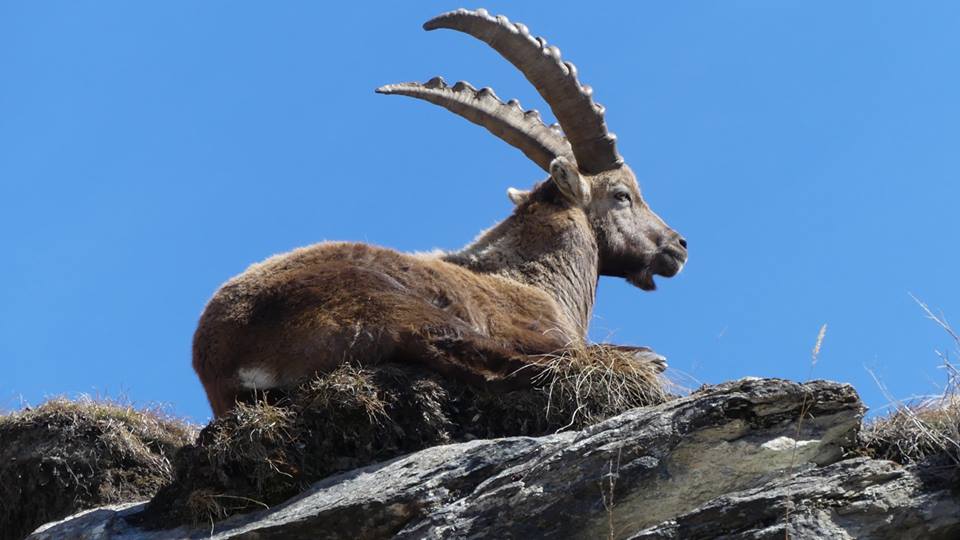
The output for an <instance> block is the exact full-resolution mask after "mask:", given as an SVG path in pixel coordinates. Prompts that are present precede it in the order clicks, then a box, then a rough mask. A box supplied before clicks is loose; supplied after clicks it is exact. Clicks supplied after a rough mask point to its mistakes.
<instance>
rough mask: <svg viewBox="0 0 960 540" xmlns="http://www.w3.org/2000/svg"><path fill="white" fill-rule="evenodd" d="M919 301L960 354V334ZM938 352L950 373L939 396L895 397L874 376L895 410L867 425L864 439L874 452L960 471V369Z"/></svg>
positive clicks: (910, 461) (866, 446)
mask: <svg viewBox="0 0 960 540" xmlns="http://www.w3.org/2000/svg"><path fill="white" fill-rule="evenodd" d="M914 300H916V298H914ZM917 303H918V304H919V305H920V307H921V308H922V309H923V311H924V313H925V314H926V315H927V317H928V318H929V319H931V320H932V321H934V322H935V323H936V324H937V325H938V326H940V327H941V328H943V329H944V331H946V332H947V334H948V335H949V336H950V337H951V339H952V340H953V343H954V346H955V354H960V336H958V335H957V333H956V332H955V331H954V330H953V328H952V327H951V326H950V324H949V323H947V321H946V319H945V318H944V317H943V316H942V315H936V314H934V313H933V311H931V310H930V308H929V307H928V306H927V305H926V304H924V303H923V302H920V301H919V300H917ZM937 354H938V355H939V356H940V358H941V360H942V362H943V368H944V369H945V370H946V373H947V384H946V386H945V388H944V390H943V392H942V393H941V394H939V395H936V396H932V397H927V398H923V399H919V400H914V401H912V402H906V403H905V402H902V401H899V400H896V399H894V398H892V397H891V396H890V393H889V392H888V391H887V390H886V388H885V387H884V385H883V384H882V383H881V382H880V381H879V380H878V379H876V377H874V379H875V380H877V384H878V385H879V386H880V389H881V390H882V391H883V392H884V395H886V396H887V399H888V400H889V401H890V403H891V405H892V406H893V407H894V410H893V412H892V413H890V414H889V415H887V416H884V417H882V418H877V419H875V420H873V421H871V422H868V423H867V424H866V425H865V426H864V428H863V431H862V433H861V441H862V445H863V447H864V448H865V450H866V451H867V452H868V453H869V454H870V455H872V456H875V457H879V458H884V459H890V460H893V461H897V462H899V463H904V464H908V463H928V464H929V463H934V464H944V465H948V466H949V468H951V469H953V470H960V371H958V370H957V368H956V367H955V365H954V364H953V363H952V362H951V360H950V358H949V354H948V353H946V352H938V353H937ZM871 374H872V373H871Z"/></svg>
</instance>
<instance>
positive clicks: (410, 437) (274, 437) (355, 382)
mask: <svg viewBox="0 0 960 540" xmlns="http://www.w3.org/2000/svg"><path fill="white" fill-rule="evenodd" d="M586 351H589V352H584V351H579V352H577V351H571V352H567V353H565V354H563V355H560V356H555V357H551V358H547V359H545V361H544V364H543V366H542V372H541V373H540V374H539V375H537V377H536V381H537V387H536V388H531V389H529V390H522V391H521V390H517V391H512V392H507V393H495V392H491V391H487V390H484V389H482V388H475V387H471V386H466V385H463V384H460V383H457V382H455V381H451V380H445V379H443V378H441V377H438V376H436V375H434V374H432V373H430V372H427V371H423V370H421V369H419V368H412V367H409V366H399V365H389V364H388V365H379V366H371V367H367V368H359V367H355V366H351V365H344V366H342V367H341V368H339V369H337V370H336V371H334V372H332V373H329V374H326V375H323V376H320V377H318V378H316V379H314V380H312V381H310V382H309V383H308V384H305V385H304V386H302V387H301V388H300V389H298V390H297V391H296V392H293V393H291V395H289V396H287V397H285V398H284V399H281V400H279V401H276V402H274V403H273V404H270V403H266V402H264V401H259V402H257V403H253V404H240V405H239V406H238V407H237V409H236V410H235V411H234V412H233V413H232V414H230V415H228V416H226V417H224V418H222V419H219V420H217V421H216V422H214V423H212V424H210V425H209V426H207V428H205V429H204V430H203V432H202V433H201V435H200V438H199V439H198V441H197V443H196V444H195V445H191V446H188V447H186V448H184V450H183V451H181V452H180V454H178V456H177V458H176V460H175V472H174V475H175V480H174V482H173V483H172V484H170V485H169V486H167V487H165V488H164V489H163V490H161V491H160V493H158V495H157V496H156V497H155V498H154V500H153V501H152V502H151V505H150V508H149V510H148V512H147V513H146V521H145V524H146V525H148V526H149V525H157V526H161V525H163V526H169V524H170V523H171V522H181V523H183V522H189V523H196V524H200V523H203V524H210V523H212V522H214V521H216V520H219V519H222V518H224V517H226V516H228V515H231V514H235V513H239V512H246V511H250V510H255V509H257V508H261V507H264V506H268V505H273V504H276V503H279V502H282V501H284V500H286V499H287V498H289V497H291V496H293V495H295V494H297V493H299V492H300V491H302V490H303V489H304V488H305V487H306V486H308V485H309V484H311V483H312V482H315V481H317V480H319V479H321V478H324V477H326V476H329V475H330V474H332V473H336V472H338V471H346V470H350V469H355V468H357V467H361V466H364V465H367V464H370V463H374V462H377V461H383V460H386V459H390V458H393V457H396V456H399V455H402V454H405V453H409V452H413V451H416V450H420V449H423V448H426V447H429V446H434V445H438V444H445V443H451V442H458V441H466V440H471V439H476V438H495V437H503V436H512V435H543V434H546V433H552V432H554V431H558V430H562V429H573V428H579V427H583V426H584V425H587V424H590V423H593V422H596V421H599V420H602V419H605V418H608V417H610V416H613V415H616V414H619V413H621V412H624V411H626V410H628V409H631V408H634V407H638V406H642V405H649V404H652V403H660V402H662V401H664V400H665V399H667V397H668V396H667V395H666V394H665V393H664V391H663V386H662V384H661V380H660V377H659V371H660V366H658V365H656V364H655V363H651V362H641V361H637V360H636V358H635V357H634V356H633V354H632V353H629V352H625V351H620V350H617V349H616V348H612V347H609V348H607V347H594V348H590V349H587V350H586ZM268 401H269V400H268Z"/></svg>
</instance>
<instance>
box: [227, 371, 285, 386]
mask: <svg viewBox="0 0 960 540" xmlns="http://www.w3.org/2000/svg"><path fill="white" fill-rule="evenodd" d="M237 376H238V377H240V385H241V386H243V387H244V388H250V389H256V390H266V389H269V388H274V387H275V386H277V378H276V376H275V375H274V374H273V373H272V372H270V371H269V370H266V369H264V368H262V367H245V368H240V369H239V370H238V371H237Z"/></svg>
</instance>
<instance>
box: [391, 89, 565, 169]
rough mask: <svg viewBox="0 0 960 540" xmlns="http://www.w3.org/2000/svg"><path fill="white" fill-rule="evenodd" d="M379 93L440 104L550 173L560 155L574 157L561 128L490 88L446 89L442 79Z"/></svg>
mask: <svg viewBox="0 0 960 540" xmlns="http://www.w3.org/2000/svg"><path fill="white" fill-rule="evenodd" d="M377 93H378V94H399V95H402V96H409V97H413V98H417V99H422V100H424V101H429V102H430V103H433V104H435V105H439V106H441V107H443V108H444V109H447V110H448V111H450V112H452V113H455V114H458V115H460V116H462V117H464V118H466V119H467V120H469V121H471V122H473V123H474V124H477V125H480V126H483V127H485V128H487V130H488V131H490V133H493V134H494V135H496V136H497V137H499V138H500V139H502V140H503V141H505V142H507V143H508V144H510V145H511V146H513V147H515V148H517V149H519V150H520V151H521V152H523V153H524V154H525V155H526V156H527V157H528V158H530V159H531V160H533V162H534V163H536V164H537V165H539V166H540V168H542V169H543V170H545V171H549V170H550V162H551V161H553V159H554V158H556V157H557V156H561V155H563V156H571V155H573V154H572V152H571V150H570V144H569V143H568V142H567V140H566V139H565V138H564V136H563V134H562V133H561V132H560V129H559V127H548V126H547V125H545V124H544V123H543V120H541V119H540V113H538V112H537V111H535V110H530V111H525V110H523V108H522V107H521V106H520V103H519V102H518V101H517V100H510V101H509V102H507V103H504V102H502V101H500V98H498V97H497V95H496V94H494V93H493V90H491V89H490V88H481V89H480V90H477V89H476V88H474V87H473V86H470V84H469V83H466V82H463V81H461V82H458V83H457V84H455V85H453V86H447V83H446V82H445V81H444V80H443V79H442V78H441V77H434V78H432V79H430V80H429V81H427V82H426V83H423V84H421V83H413V82H410V83H398V84H388V85H385V86H381V87H380V88H377Z"/></svg>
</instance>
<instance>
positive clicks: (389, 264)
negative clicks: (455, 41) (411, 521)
mask: <svg viewBox="0 0 960 540" xmlns="http://www.w3.org/2000/svg"><path fill="white" fill-rule="evenodd" d="M424 28H426V29H427V30H433V29H437V28H449V29H453V30H458V31H460V32H464V33H466V34H469V35H472V36H474V37H476V38H478V39H480V40H483V41H485V42H486V43H487V44H489V45H490V46H491V47H493V48H494V49H495V50H497V51H498V52H499V53H500V54H501V55H502V56H503V57H504V58H506V59H507V60H509V61H510V62H511V63H512V64H513V65H515V66H516V67H517V68H518V69H519V70H520V71H521V72H522V73H523V74H524V76H526V78H527V79H528V80H529V81H530V82H531V83H532V84H533V85H534V86H535V87H536V89H537V91H538V92H539V93H540V95H541V96H543V98H544V100H545V101H546V102H547V104H548V105H549V106H550V108H551V109H552V110H553V113H554V114H555V115H556V117H557V120H558V121H559V124H558V125H554V126H547V125H545V124H544V123H543V122H542V121H541V119H540V116H539V114H538V113H537V112H536V111H526V110H524V109H523V108H522V107H521V106H520V104H519V103H518V102H516V101H509V102H507V103H504V102H502V101H501V100H500V99H499V98H497V96H496V95H495V94H494V93H493V91H492V90H490V89H489V88H484V89H481V90H477V89H475V88H474V87H472V86H470V85H469V84H467V83H463V82H461V83H457V84H455V85H453V86H448V85H447V84H446V83H445V82H444V81H443V79H441V78H439V77H437V78H434V79H431V80H430V81H428V82H427V83H424V84H420V83H402V84H393V85H387V86H384V87H381V88H379V89H377V92H380V93H383V94H401V95H406V96H411V97H415V98H418V99H423V100H426V101H429V102H431V103H434V104H437V105H440V106H442V107H444V108H446V109H447V110H449V111H451V112H454V113H456V114H458V115H460V116H462V117H464V118H466V119H467V120H470V121H471V122H474V123H476V124H479V125H481V126H483V127H485V128H486V129H488V130H489V131H490V132H491V133H493V134H494V135H496V136H497V137H499V138H501V139H503V140H504V141H506V142H507V143H509V144H511V145H513V146H514V147H516V148H518V149H520V150H521V151H522V152H523V153H524V154H525V155H527V156H528V157H529V158H530V159H532V160H533V161H534V162H535V163H536V164H537V165H539V166H540V167H542V168H543V169H544V170H545V171H548V172H549V175H550V176H549V178H547V179H546V180H545V181H543V182H541V183H540V184H538V185H537V186H535V187H534V188H533V189H532V190H530V191H519V190H515V189H511V190H510V191H509V192H508V194H509V196H510V198H511V200H513V201H514V203H515V204H516V207H515V208H514V211H513V213H512V214H511V215H510V217H508V218H507V219H506V220H504V221H503V222H501V223H499V224H498V225H496V226H495V227H493V228H491V229H490V230H488V231H486V232H484V233H482V234H481V235H480V236H479V237H478V238H477V239H476V240H475V241H474V242H473V243H471V244H469V245H468V246H466V247H465V248H464V249H462V250H460V251H456V252H451V253H441V254H431V255H422V254H417V255H410V254H402V253H398V252H395V251H392V250H389V249H385V248H380V247H375V246H370V245H366V244H353V243H321V244H316V245H313V246H309V247H306V248H301V249H297V250H294V251H292V252H290V253H286V254H283V255H278V256H275V257H272V258H270V259H268V260H266V261H264V262H263V263H259V264H255V265H253V266H251V267H250V268H249V269H248V270H247V271H245V272H244V273H242V274H241V275H239V276H237V277H235V278H233V279H231V280H230V281H228V282H227V283H225V284H224V285H223V286H222V287H221V288H220V289H219V290H218V291H217V292H216V294H215V295H214V296H213V298H212V299H211V300H210V302H209V304H208V305H207V307H206V309H205V310H204V313H203V315H202V316H201V319H200V323H199V325H198V327H197V331H196V334H195V336H194V349H193V365H194V368H195V369H196V371H197V373H198V375H199V376H200V379H201V381H202V382H203V384H204V388H205V390H206V391H207V395H208V397H209V399H210V404H211V406H212V407H213V411H214V414H215V415H216V416H221V415H223V414H224V413H226V412H227V411H228V410H229V409H230V408H231V407H232V406H233V404H234V403H235V401H236V399H237V398H238V397H240V396H241V395H243V394H244V393H246V392H249V391H250V390H253V389H260V390H265V389H270V388H289V387H291V386H293V385H295V384H297V383H298V382H299V381H301V380H302V379H303V378H305V377H308V376H310V375H312V374H314V373H317V372H324V371H329V370H332V369H334V368H336V367H337V366H338V365H340V364H342V363H344V362H356V363H360V364H374V363H379V362H415V363H420V364H423V365H426V366H428V367H429V368H431V369H434V370H436V371H438V372H440V373H442V374H445V375H448V376H453V377H460V378H463V379H466V380H468V381H471V382H475V383H478V384H502V385H505V386H507V387H509V386H511V385H516V384H528V383H529V377H530V375H531V373H535V371H536V370H535V369H528V368H530V367H531V366H534V367H535V366H536V365H537V359H538V358H541V357H542V355H544V354H548V353H551V352H555V351H557V350H559V349H562V348H565V347H571V346H583V345H585V344H586V335H587V326H588V324H589V321H590V316H591V313H592V310H593V305H594V299H595V295H596V287H597V280H598V276H600V275H608V276H617V277H623V278H626V279H627V280H628V281H629V282H630V283H632V284H634V285H636V286H637V287H640V288H641V289H644V290H652V289H654V287H655V286H654V281H653V276H654V275H661V276H666V277H669V276H673V275H675V274H677V273H678V272H679V271H680V270H681V269H682V268H683V265H684V263H685V262H686V260H687V249H686V247H687V244H686V241H685V240H684V239H683V238H682V237H681V236H680V235H679V234H677V233H676V232H675V231H674V230H672V229H671V228H669V227H668V226H667V225H666V224H665V223H664V222H663V220H661V219H660V217H659V216H657V215H656V214H655V213H653V211H652V210H651V209H650V208H649V207H648V206H647V204H646V202H645V201H644V200H643V198H642V196H641V194H640V188H639V186H638V185H637V180H636V178H635V177H634V174H633V172H632V171H631V170H630V168H629V167H628V166H627V165H625V164H624V162H623V159H622V158H621V157H620V154H619V153H618V151H617V148H616V137H615V136H614V135H613V134H611V133H609V132H608V131H607V126H606V122H605V120H604V109H603V107H602V106H600V105H599V104H597V103H595V102H594V101H593V98H592V90H591V89H590V88H589V87H587V86H583V85H581V84H580V82H579V80H578V79H577V70H576V68H575V67H574V66H573V64H571V63H569V62H564V61H563V60H562V59H561V58H560V51H559V50H557V49H556V47H552V46H547V44H546V41H545V40H543V39H542V38H534V37H533V36H532V35H531V34H530V33H529V31H528V30H527V28H526V27H525V26H524V25H522V24H519V23H511V22H510V21H508V20H507V19H506V18H505V17H491V16H490V15H488V14H487V13H486V12H485V11H484V10H477V11H467V10H457V11H453V12H450V13H446V14H444V15H441V16H439V17H437V18H435V19H432V20H430V21H428V22H427V23H426V24H425V25H424Z"/></svg>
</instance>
